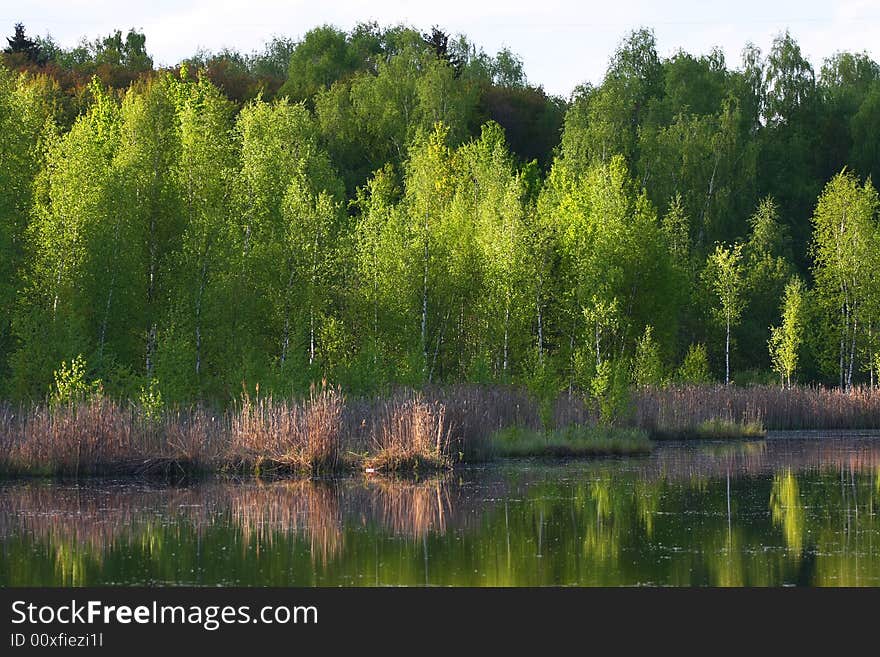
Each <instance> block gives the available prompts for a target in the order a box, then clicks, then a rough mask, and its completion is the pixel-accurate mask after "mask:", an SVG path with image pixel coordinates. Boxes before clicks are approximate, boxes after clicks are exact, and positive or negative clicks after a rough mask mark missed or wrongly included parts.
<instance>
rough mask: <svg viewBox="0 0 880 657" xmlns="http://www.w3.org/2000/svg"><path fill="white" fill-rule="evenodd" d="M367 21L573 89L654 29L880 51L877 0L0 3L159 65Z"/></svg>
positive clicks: (556, 89)
mask: <svg viewBox="0 0 880 657" xmlns="http://www.w3.org/2000/svg"><path fill="white" fill-rule="evenodd" d="M363 20H376V21H378V22H379V23H380V24H383V25H387V24H396V23H401V22H403V23H407V24H411V25H414V26H415V27H418V28H420V29H423V30H425V29H428V28H429V27H430V26H431V25H434V24H436V25H439V26H440V27H442V28H443V29H445V30H446V31H447V32H452V33H459V32H462V33H465V34H467V35H468V36H469V37H470V39H471V40H472V41H473V42H475V43H476V44H478V45H480V46H482V47H483V48H484V49H485V50H486V51H487V52H489V53H494V52H496V51H497V50H498V49H499V48H501V47H502V46H507V47H509V48H511V49H512V50H513V51H515V52H517V53H519V55H520V56H521V57H522V58H523V61H524V63H525V70H526V74H527V76H528V78H529V80H530V81H532V82H533V83H537V84H543V85H544V88H545V89H546V90H547V91H548V92H550V93H555V94H559V95H562V96H568V94H569V93H570V92H571V90H572V89H573V88H574V87H575V85H577V84H579V83H581V82H584V81H590V82H599V81H601V78H602V74H603V72H604V70H605V67H606V65H607V62H608V58H609V56H610V55H611V53H612V52H613V51H614V48H615V46H616V44H617V43H618V42H619V41H620V38H621V36H623V35H624V34H625V33H626V32H628V31H629V30H631V29H633V28H637V27H642V26H646V27H652V28H653V29H654V31H655V34H656V35H657V42H658V48H659V50H660V54H661V55H670V54H672V53H673V52H674V51H675V50H677V49H678V48H683V49H685V50H687V51H689V52H692V53H697V54H698V53H704V52H707V51H708V50H710V49H711V48H712V47H713V46H719V47H720V48H721V49H722V50H723V51H724V53H725V55H726V57H727V60H728V63H729V64H733V65H738V64H739V61H740V52H741V51H742V47H743V45H745V43H746V42H747V41H752V42H753V43H755V44H757V45H758V46H759V47H760V48H761V49H762V50H763V51H765V52H766V50H767V49H768V48H769V47H770V44H771V42H772V39H773V37H774V36H775V35H776V34H778V33H779V32H780V31H783V30H785V29H786V28H787V29H789V30H790V31H791V33H792V34H793V35H794V36H795V38H796V39H797V40H798V42H799V43H800V45H801V48H802V50H803V52H804V54H805V55H807V57H809V59H810V60H811V61H812V62H813V64H814V66H815V67H816V68H817V70H818V67H819V66H820V65H821V62H822V59H823V58H824V57H827V56H828V55H831V54H833V53H834V52H837V51H839V50H852V51H867V52H868V53H869V54H870V55H871V56H872V57H873V58H874V59H875V60H877V59H880V2H878V1H877V0H841V1H838V2H817V1H815V0H800V1H797V0H785V1H782V2H771V1H769V0H765V1H763V2H761V1H758V0H740V1H739V2H735V3H725V4H723V5H722V4H719V3H713V2H694V1H684V0H682V1H678V2H676V1H667V2H663V3H659V2H649V1H647V0H609V1H605V2H595V3H594V2H573V1H569V0H533V1H531V2H517V1H514V0H509V1H506V2H505V1H498V0H490V1H486V0H446V1H445V2H444V1H443V0H434V1H433V2H413V1H410V2H401V1H399V0H369V1H364V0H337V1H327V0H286V1H285V0H246V1H243V0H148V1H144V2H137V3H134V2H132V3H126V2H120V1H119V0H28V1H27V2H24V3H22V2H21V0H0V24H2V25H3V28H2V29H3V30H4V31H5V32H6V33H11V32H12V25H13V24H14V23H15V22H19V21H21V22H23V23H24V24H25V26H26V28H27V29H28V32H29V33H31V34H41V35H42V34H46V33H47V32H49V33H51V34H52V35H53V36H54V37H55V39H56V40H57V41H58V42H60V43H61V44H62V45H64V46H72V45H75V44H76V43H77V42H78V41H79V39H80V37H82V36H87V37H88V38H90V39H92V38H95V37H97V36H101V35H104V34H107V33H109V32H110V31H111V30H113V29H117V28H118V29H123V30H127V29H128V28H129V27H135V28H138V29H143V30H144V32H145V33H146V35H147V50H148V51H149V52H150V54H151V55H152V56H153V58H154V59H155V61H156V63H157V64H162V65H166V64H168V65H170V64H175V63H177V62H178V61H180V60H181V59H182V58H184V57H186V56H189V55H191V54H193V53H194V52H195V51H196V49H197V48H199V47H201V48H205V49H208V50H219V49H221V48H223V47H232V48H237V49H239V50H242V51H245V52H250V51H252V50H258V49H260V48H261V47H262V45H263V44H264V43H265V41H266V40H267V39H268V38H270V37H271V36H272V35H273V34H283V35H288V36H293V37H298V36H300V35H302V34H303V33H304V32H305V31H307V30H308V29H309V28H311V27H314V26H316V25H320V24H322V23H332V24H334V25H337V26H339V27H342V28H350V27H352V26H353V25H354V24H356V23H358V22H360V21H363Z"/></svg>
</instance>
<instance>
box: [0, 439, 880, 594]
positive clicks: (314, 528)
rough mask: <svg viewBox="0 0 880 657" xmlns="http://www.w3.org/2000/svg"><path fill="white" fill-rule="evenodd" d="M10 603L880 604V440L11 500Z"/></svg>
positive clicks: (791, 442)
mask: <svg viewBox="0 0 880 657" xmlns="http://www.w3.org/2000/svg"><path fill="white" fill-rule="evenodd" d="M0 557H2V558H0V586H25V585H52V586H64V585H73V586H85V585H103V584H138V585H143V584H146V585H174V584H178V585H218V584H225V585H245V586H251V585H253V586H268V585H278V586H335V585H343V586H357V585H371V586H375V585H379V586H385V585H441V586H446V585H471V586H481V585H492V586H519V585H530V586H534V585H579V586H583V585H720V586H729V585H732V586H737V585H774V586H776V585H787V584H805V585H832V586H834V585H845V586H862V585H868V586H880V439H877V438H867V437H864V438H859V437H849V438H834V439H830V438H822V439H815V438H813V439H779V438H771V439H767V440H764V441H758V442H748V443H735V444H734V443H699V444H666V445H663V446H660V447H659V448H658V449H656V450H655V451H654V453H653V454H652V455H650V456H647V457H642V458H621V459H607V460H594V461H567V462H559V461H557V462H546V461H544V462H542V461H533V460H523V461H506V462H504V463H503V464H500V465H491V466H486V467H470V468H465V469H460V470H456V471H455V473H454V474H451V475H448V476H444V477H439V478H431V479H427V480H423V481H418V482H413V481H390V480H387V479H380V478H374V477H369V478H364V477H362V476H358V477H350V478H344V479H334V480H320V481H313V480H309V481H274V482H260V481H255V480H244V481H229V480H226V479H213V480H210V481H202V482H197V483H192V484H187V485H177V486H168V485H157V484H155V483H147V482H134V483H133V482H132V481H130V480H129V481H107V480H102V481H88V482H81V483H47V482H39V481H11V482H5V483H0Z"/></svg>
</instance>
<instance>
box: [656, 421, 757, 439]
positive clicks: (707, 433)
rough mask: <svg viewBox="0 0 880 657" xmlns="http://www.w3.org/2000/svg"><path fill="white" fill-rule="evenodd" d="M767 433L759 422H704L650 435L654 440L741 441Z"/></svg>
mask: <svg viewBox="0 0 880 657" xmlns="http://www.w3.org/2000/svg"><path fill="white" fill-rule="evenodd" d="M766 435H767V431H766V430H765V429H764V425H762V424H761V423H760V422H734V421H732V420H717V419H716V420H706V421H705V422H701V423H700V424H698V425H696V426H693V427H683V428H681V429H658V430H655V431H653V432H652V433H651V438H653V439H654V440H742V439H754V438H764V437H765V436H766Z"/></svg>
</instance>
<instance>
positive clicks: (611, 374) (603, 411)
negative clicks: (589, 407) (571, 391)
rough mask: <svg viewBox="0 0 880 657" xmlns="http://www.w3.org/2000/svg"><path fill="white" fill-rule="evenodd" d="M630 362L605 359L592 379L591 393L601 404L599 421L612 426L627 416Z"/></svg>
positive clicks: (599, 404)
mask: <svg viewBox="0 0 880 657" xmlns="http://www.w3.org/2000/svg"><path fill="white" fill-rule="evenodd" d="M628 366H629V364H628V363H625V362H619V361H611V360H604V361H602V362H601V363H600V364H599V365H598V367H597V368H596V374H595V375H594V376H593V379H592V380H591V381H590V393H591V395H592V397H593V399H594V400H595V401H596V403H597V404H598V406H599V422H600V423H601V424H602V425H604V426H612V425H614V424H615V423H616V422H619V421H622V420H624V419H625V418H626V415H627V414H628V412H629V406H630V392H629V372H628V369H629V367H628Z"/></svg>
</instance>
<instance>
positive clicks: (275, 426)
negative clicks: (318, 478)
mask: <svg viewBox="0 0 880 657" xmlns="http://www.w3.org/2000/svg"><path fill="white" fill-rule="evenodd" d="M343 408H344V400H343V397H342V394H341V392H340V391H339V390H338V389H335V388H329V387H327V386H326V385H323V386H321V387H320V388H318V387H316V386H312V388H311V390H310V392H309V397H308V399H306V400H304V401H302V402H296V401H276V400H275V399H273V398H272V397H271V396H270V397H265V398H259V399H252V398H251V397H250V396H249V395H245V396H244V397H243V399H242V402H241V405H240V406H239V408H238V409H236V410H235V411H234V412H233V413H232V414H231V427H230V445H229V450H230V455H229V459H231V461H232V463H233V465H234V468H235V469H236V470H246V471H256V472H291V471H298V472H306V473H309V474H313V475H314V474H322V473H327V472H333V471H335V470H337V469H338V467H339V465H340V451H341V449H340V445H341V441H342V438H341V436H342V412H343Z"/></svg>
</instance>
